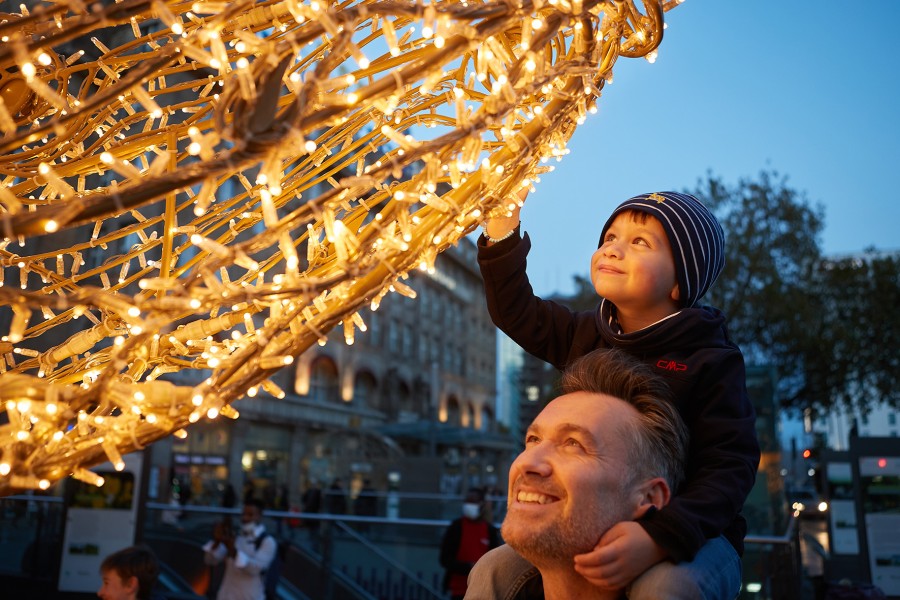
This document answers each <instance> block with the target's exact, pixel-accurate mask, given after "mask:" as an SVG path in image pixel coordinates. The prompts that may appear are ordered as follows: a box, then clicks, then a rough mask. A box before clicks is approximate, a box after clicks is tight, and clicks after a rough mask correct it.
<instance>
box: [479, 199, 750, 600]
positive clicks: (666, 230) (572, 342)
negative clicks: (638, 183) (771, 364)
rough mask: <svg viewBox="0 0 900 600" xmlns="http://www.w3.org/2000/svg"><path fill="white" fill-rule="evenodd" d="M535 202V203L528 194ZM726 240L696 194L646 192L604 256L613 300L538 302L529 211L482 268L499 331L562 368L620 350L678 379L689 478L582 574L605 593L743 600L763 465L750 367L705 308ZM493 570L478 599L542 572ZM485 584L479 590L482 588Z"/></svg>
mask: <svg viewBox="0 0 900 600" xmlns="http://www.w3.org/2000/svg"><path fill="white" fill-rule="evenodd" d="M523 198H524V196H523ZM724 245H725V244H724V234H723V232H722V228H721V226H720V225H719V223H718V221H717V220H716V219H715V217H714V216H713V215H712V213H710V212H709V210H708V209H707V208H706V207H705V206H703V204H702V203H701V202H700V201H699V200H697V199H696V198H695V197H693V196H691V195H688V194H681V193H677V192H659V193H653V194H642V195H640V196H635V197H634V198H630V199H629V200H626V201H625V202H623V203H622V204H621V205H619V206H618V207H617V208H616V209H615V210H614V211H613V213H612V215H611V216H610V217H609V219H608V220H607V222H606V224H605V225H604V226H603V229H602V230H601V236H600V244H599V248H598V249H597V251H596V252H595V253H594V254H593V256H592V258H591V281H592V282H593V284H594V289H595V290H596V291H597V294H598V295H599V296H600V299H601V300H600V304H599V306H598V307H597V308H596V309H595V310H592V311H586V312H573V311H571V310H569V309H568V308H566V307H565V306H562V305H560V304H558V303H555V302H551V301H547V300H543V299H541V298H538V297H536V296H535V295H534V292H533V291H532V288H531V284H530V283H529V281H528V277H527V275H526V273H525V262H526V257H527V255H528V251H529V250H530V247H531V244H530V240H529V239H528V236H527V235H525V236H520V235H519V211H518V210H515V211H513V212H512V213H511V214H510V215H509V216H507V217H500V218H492V219H489V220H488V221H487V222H486V223H485V234H484V235H483V236H482V237H481V238H480V239H479V250H478V261H479V264H480V266H481V273H482V276H483V278H484V283H485V293H486V296H487V304H488V310H489V311H490V314H491V318H492V320H493V321H494V324H495V325H497V327H498V328H500V329H501V330H502V331H503V332H504V333H506V334H507V335H508V336H509V337H510V338H512V339H513V340H514V341H515V342H516V343H518V344H519V345H520V346H521V347H522V348H523V349H524V350H525V351H527V352H529V353H530V354H532V355H534V356H536V357H537V358H540V359H542V360H545V361H547V362H549V363H551V364H552V365H554V366H555V367H557V368H558V369H560V370H562V369H564V368H565V367H566V365H568V364H570V363H571V362H572V361H574V360H575V359H577V358H579V357H581V356H584V355H585V354H587V353H588V352H590V351H592V350H594V349H597V348H607V347H615V348H619V349H621V350H624V351H626V352H628V353H630V354H632V355H633V356H635V357H637V358H638V359H640V360H642V361H644V362H646V363H647V364H649V365H651V366H652V367H653V368H654V369H655V370H657V371H658V372H659V373H660V374H661V375H663V377H664V378H665V379H666V381H667V382H668V384H669V386H670V388H671V389H672V392H673V394H674V396H675V399H676V404H677V408H678V410H679V412H680V413H681V415H682V417H683V418H684V421H685V423H686V424H687V426H688V428H689V430H690V436H691V440H690V451H689V454H688V463H687V479H686V482H685V484H684V485H683V486H682V487H681V489H680V490H678V491H677V493H676V495H675V497H674V498H673V500H672V502H671V503H670V504H669V505H667V506H666V507H665V508H663V509H661V510H659V511H653V512H650V513H648V514H647V515H646V516H644V517H642V518H641V519H639V520H638V521H637V522H629V523H619V524H617V525H615V526H614V527H613V528H612V529H610V530H609V531H608V532H607V533H606V534H605V535H604V536H603V538H602V539H600V540H599V543H598V544H597V546H596V547H595V548H594V550H593V551H591V552H590V553H587V554H584V555H581V556H579V557H577V558H576V569H577V570H578V572H579V573H581V574H582V575H583V576H584V577H585V578H586V579H588V580H589V581H590V582H591V583H593V584H594V585H596V586H599V587H602V588H607V589H618V588H624V587H626V586H630V587H629V589H628V597H629V598H631V599H632V600H651V599H653V600H656V599H659V598H667V599H672V598H717V599H718V598H734V597H736V596H737V594H738V592H739V590H740V584H741V565H740V558H739V557H740V555H741V554H742V553H743V538H744V535H745V534H746V531H747V526H746V522H745V521H744V519H743V517H742V516H741V515H740V511H741V508H742V506H743V504H744V500H745V499H746V497H747V495H748V493H749V492H750V489H751V488H752V487H753V482H754V480H755V477H756V470H757V467H758V465H759V443H758V441H757V439H756V431H755V425H754V421H755V414H754V410H753V406H752V404H751V403H750V400H749V398H748V396H747V390H746V377H745V371H744V360H743V356H742V354H741V351H740V349H739V348H738V347H737V346H736V345H735V344H734V343H732V342H731V340H730V339H729V338H728V334H727V331H726V329H725V315H723V314H722V313H721V312H720V311H719V310H717V309H715V308H712V307H707V306H699V305H698V304H697V301H698V300H699V299H700V298H701V297H702V296H703V295H704V294H705V293H706V291H707V290H708V289H709V287H710V286H711V285H712V284H713V282H714V281H715V280H716V278H717V277H718V276H719V274H720V273H721V272H722V268H723V267H724V264H725V260H724ZM501 548H502V549H498V550H495V551H494V552H493V553H491V554H488V555H487V556H486V557H485V558H484V559H482V561H480V562H479V563H478V564H477V565H476V567H475V569H474V570H473V571H472V575H471V576H470V580H469V589H470V591H471V590H473V589H474V590H476V591H474V592H472V593H471V594H469V595H467V596H466V597H467V598H476V599H477V598H490V597H493V595H494V594H493V592H494V590H495V589H503V587H501V586H503V583H504V582H505V581H507V579H506V578H508V577H516V576H517V575H518V574H519V573H521V572H523V571H524V570H527V568H528V566H529V565H528V564H527V563H525V562H524V560H523V559H521V558H519V557H518V555H516V554H515V553H514V552H513V551H512V550H511V549H509V548H508V547H506V546H503V547H501ZM473 583H475V585H473Z"/></svg>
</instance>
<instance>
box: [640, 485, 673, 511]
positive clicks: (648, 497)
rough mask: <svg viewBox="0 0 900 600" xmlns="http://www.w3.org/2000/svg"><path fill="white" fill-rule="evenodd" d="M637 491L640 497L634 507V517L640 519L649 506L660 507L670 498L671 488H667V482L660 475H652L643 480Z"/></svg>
mask: <svg viewBox="0 0 900 600" xmlns="http://www.w3.org/2000/svg"><path fill="white" fill-rule="evenodd" d="M638 492H639V493H640V497H639V499H638V504H637V507H636V508H635V512H634V519H640V518H641V517H643V516H644V515H645V514H647V511H649V510H650V507H654V508H657V509H659V508H662V507H663V506H665V505H666V504H668V503H669V500H670V499H671V498H672V490H670V489H669V484H668V483H666V480H665V479H663V478H662V477H654V478H653V479H648V480H647V481H645V482H643V483H642V484H641V485H640V486H639V487H638Z"/></svg>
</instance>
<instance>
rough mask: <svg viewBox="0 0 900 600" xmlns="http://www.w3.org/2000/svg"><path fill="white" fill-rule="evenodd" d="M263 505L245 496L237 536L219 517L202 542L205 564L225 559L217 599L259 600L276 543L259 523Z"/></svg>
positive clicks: (261, 598)
mask: <svg viewBox="0 0 900 600" xmlns="http://www.w3.org/2000/svg"><path fill="white" fill-rule="evenodd" d="M262 509H263V505H262V502H261V501H260V500H257V499H253V498H251V499H249V500H247V501H246V502H245V503H244V509H243V511H242V512H241V529H240V532H239V534H238V535H237V536H235V534H234V532H232V531H231V527H230V526H229V525H230V523H229V522H228V521H222V522H220V523H217V524H216V527H215V529H213V539H212V540H210V541H209V542H207V543H206V545H205V546H203V549H204V550H205V551H206V556H205V560H206V564H208V565H217V564H219V563H220V562H222V561H223V560H224V561H225V575H224V577H223V578H222V583H221V585H220V586H219V593H218V594H217V595H216V598H217V600H263V599H264V598H265V589H264V586H263V577H262V574H263V573H264V572H265V571H266V569H268V568H269V565H270V564H271V563H272V559H273V558H274V557H275V552H276V551H277V549H278V544H277V543H276V542H275V538H273V537H272V536H271V535H266V527H265V525H263V524H262Z"/></svg>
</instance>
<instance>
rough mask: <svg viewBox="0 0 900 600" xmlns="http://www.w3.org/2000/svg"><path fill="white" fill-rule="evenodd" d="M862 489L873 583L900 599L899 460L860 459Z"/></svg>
mask: <svg viewBox="0 0 900 600" xmlns="http://www.w3.org/2000/svg"><path fill="white" fill-rule="evenodd" d="M859 486H860V497H861V499H862V504H863V506H862V508H863V515H864V516H865V517H864V518H865V528H866V542H867V550H868V556H869V572H870V574H871V577H872V583H873V584H875V585H876V586H878V587H879V588H881V591H883V592H884V593H885V594H887V595H888V596H900V535H898V534H900V457H898V456H860V457H859Z"/></svg>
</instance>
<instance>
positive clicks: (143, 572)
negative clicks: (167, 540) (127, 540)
mask: <svg viewBox="0 0 900 600" xmlns="http://www.w3.org/2000/svg"><path fill="white" fill-rule="evenodd" d="M158 575H159V562H158V561H157V560H156V556H155V555H154V554H153V552H152V551H151V550H150V548H147V547H146V546H129V547H128V548H123V549H121V550H118V551H116V552H113V553H112V554H110V555H109V556H107V557H106V558H104V559H103V563H101V565H100V576H101V577H102V579H103V585H102V586H101V587H100V589H99V590H97V596H98V597H99V598H101V600H152V599H153V598H154V597H157V598H158V597H159V596H154V589H153V588H154V586H155V585H156V578H157V576H158Z"/></svg>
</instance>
